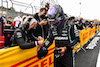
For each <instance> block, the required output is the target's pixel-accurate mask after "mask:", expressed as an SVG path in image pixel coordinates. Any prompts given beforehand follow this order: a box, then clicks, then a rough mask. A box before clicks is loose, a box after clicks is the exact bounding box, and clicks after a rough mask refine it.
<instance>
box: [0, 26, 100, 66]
mask: <svg viewBox="0 0 100 67" xmlns="http://www.w3.org/2000/svg"><path fill="white" fill-rule="evenodd" d="M99 30H100V26H99V27H97V29H96V28H95V27H93V28H88V29H84V30H81V31H80V33H79V36H80V43H79V44H78V45H77V46H76V47H75V48H74V49H73V53H75V52H76V51H77V50H78V49H79V48H81V47H83V45H84V44H85V43H86V42H87V41H88V40H89V39H90V38H91V37H92V36H93V35H94V34H95V31H99ZM36 48H37V47H34V48H31V49H25V50H22V49H20V48H19V46H16V47H11V48H8V49H4V50H0V67H54V53H53V51H54V49H55V41H54V42H53V44H52V45H51V46H50V47H49V48H48V54H47V56H46V57H45V58H43V59H38V58H37V51H36Z"/></svg>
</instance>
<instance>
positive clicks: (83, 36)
mask: <svg viewBox="0 0 100 67" xmlns="http://www.w3.org/2000/svg"><path fill="white" fill-rule="evenodd" d="M94 34H95V27H93V28H88V29H83V30H81V31H80V33H79V37H80V43H79V44H78V45H77V46H76V47H75V48H74V49H73V53H75V52H76V51H77V50H78V49H79V48H80V47H83V45H84V44H85V43H86V42H87V41H88V40H89V39H90V38H91V37H92V36H93V35H94Z"/></svg>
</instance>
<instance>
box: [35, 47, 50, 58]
mask: <svg viewBox="0 0 100 67" xmlns="http://www.w3.org/2000/svg"><path fill="white" fill-rule="evenodd" d="M47 54H48V50H47V48H45V47H40V46H38V47H37V57H38V58H39V59H43V58H44V57H45V56H46V55H47Z"/></svg>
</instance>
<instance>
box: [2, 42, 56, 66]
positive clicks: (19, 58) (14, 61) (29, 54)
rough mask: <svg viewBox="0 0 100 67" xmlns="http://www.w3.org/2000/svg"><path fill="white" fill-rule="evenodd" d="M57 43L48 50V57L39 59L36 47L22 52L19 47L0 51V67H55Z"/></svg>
mask: <svg viewBox="0 0 100 67" xmlns="http://www.w3.org/2000/svg"><path fill="white" fill-rule="evenodd" d="M54 44H55V42H53V44H52V45H51V46H50V47H49V48H48V55H47V56H46V57H45V58H43V59H38V58H37V51H36V47H34V48H31V49H25V50H22V49H20V48H19V47H18V46H16V47H12V48H8V49H5V50H1V51H0V67H54V54H53V51H54V49H55V45H54Z"/></svg>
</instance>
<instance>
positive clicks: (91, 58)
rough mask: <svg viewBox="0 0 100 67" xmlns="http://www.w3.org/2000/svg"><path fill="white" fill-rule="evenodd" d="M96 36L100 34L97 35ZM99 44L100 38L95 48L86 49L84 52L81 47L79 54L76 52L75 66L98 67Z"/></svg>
mask: <svg viewBox="0 0 100 67" xmlns="http://www.w3.org/2000/svg"><path fill="white" fill-rule="evenodd" d="M95 37H100V36H97V35H96V36H95ZM99 44H100V40H99V41H98V42H97V46H96V47H95V48H94V49H93V50H86V52H84V51H83V50H82V49H81V50H80V51H79V52H78V53H77V54H75V67H96V64H97V58H98V54H99V50H100V45H99ZM85 47H86V46H85ZM85 47H84V48H85Z"/></svg>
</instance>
